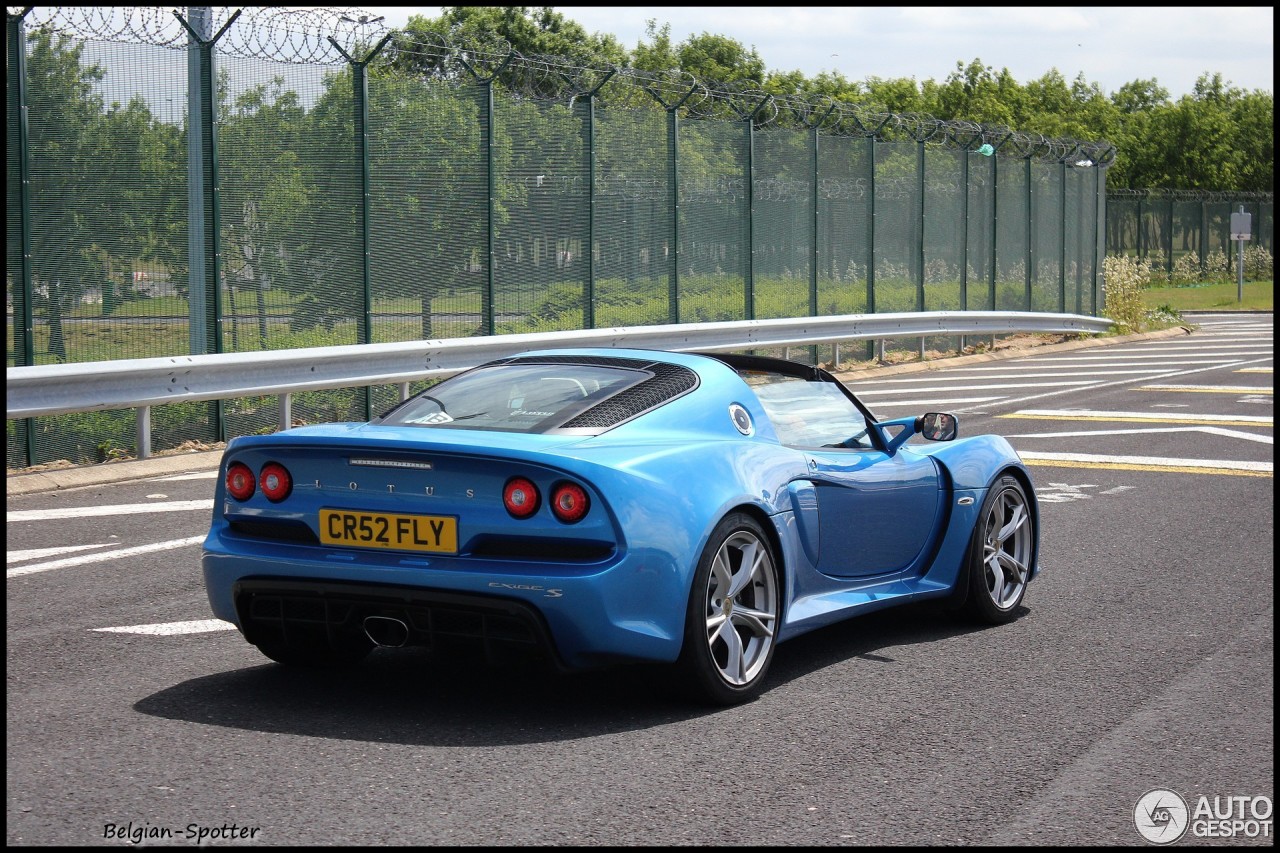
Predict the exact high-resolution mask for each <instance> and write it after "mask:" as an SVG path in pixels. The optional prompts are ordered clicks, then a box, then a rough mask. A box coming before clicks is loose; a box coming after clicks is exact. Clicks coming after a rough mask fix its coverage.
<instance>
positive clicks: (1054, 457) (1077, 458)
mask: <svg viewBox="0 0 1280 853" xmlns="http://www.w3.org/2000/svg"><path fill="white" fill-rule="evenodd" d="M1018 456H1020V457H1021V458H1022V460H1023V461H1024V462H1030V463H1036V462H1047V463H1053V462H1068V463H1069V462H1080V463H1086V464H1092V465H1100V466H1114V467H1131V468H1132V467H1139V468H1143V469H1146V470H1154V471H1160V470H1169V469H1177V468H1181V469H1188V468H1211V469H1217V470H1228V471H1257V472H1266V473H1268V474H1270V473H1272V470H1273V466H1272V463H1270V462H1242V461H1236V460H1227V459H1174V458H1170V457H1168V456H1107V455H1103V454H1097V453H1032V452H1023V451H1021V450H1019V451H1018Z"/></svg>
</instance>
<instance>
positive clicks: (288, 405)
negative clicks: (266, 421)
mask: <svg viewBox="0 0 1280 853" xmlns="http://www.w3.org/2000/svg"><path fill="white" fill-rule="evenodd" d="M279 405H280V419H279V424H280V429H281V431H284V430H286V429H289V428H290V427H292V426H293V395H292V394H290V393H289V392H287V391H286V392H284V393H283V394H281V395H280V400H279Z"/></svg>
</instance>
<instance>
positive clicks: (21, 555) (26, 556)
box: [4, 542, 120, 563]
mask: <svg viewBox="0 0 1280 853" xmlns="http://www.w3.org/2000/svg"><path fill="white" fill-rule="evenodd" d="M119 544H120V543H119V542H100V543H98V544H97V545H63V546H62V547H60V548H28V549H27V550H25V551H6V552H5V555H4V560H5V563H21V562H22V561H24V560H38V559H40V558H41V557H53V556H55V555H57V554H74V553H75V552H76V551H88V550H90V549H92V548H112V547H115V546H116V545H119Z"/></svg>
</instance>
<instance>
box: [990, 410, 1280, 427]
mask: <svg viewBox="0 0 1280 853" xmlns="http://www.w3.org/2000/svg"><path fill="white" fill-rule="evenodd" d="M1001 417H1006V418H1020V417H1028V418H1061V419H1065V420H1088V419H1091V418H1092V419H1098V420H1106V421H1115V420H1131V421H1169V422H1175V423H1176V422H1187V421H1195V422H1198V423H1207V424H1211V423H1230V422H1232V421H1244V422H1247V423H1250V424H1257V425H1258V426H1272V425H1273V424H1274V423H1275V419H1274V418H1269V417H1267V416H1265V415H1193V414H1188V413H1186V412H1182V413H1179V414H1177V415H1170V414H1168V413H1166V412H1101V411H1095V410H1092V409H1020V410H1018V411H1017V412H1015V413H1013V414H1011V415H1002V416H1001Z"/></svg>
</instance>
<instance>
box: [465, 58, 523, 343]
mask: <svg viewBox="0 0 1280 853" xmlns="http://www.w3.org/2000/svg"><path fill="white" fill-rule="evenodd" d="M515 57H516V52H515V51H514V50H513V51H511V52H510V53H508V54H507V56H506V58H505V59H503V60H502V64H500V65H499V66H498V67H497V68H496V69H494V72H493V73H492V74H490V75H489V76H488V77H481V76H480V74H479V73H478V72H477V71H476V69H475V68H473V67H472V66H471V63H469V62H467V60H466V57H464V56H459V57H458V61H459V62H461V63H462V66H463V67H464V68H466V69H467V71H468V72H469V73H470V74H471V76H472V77H474V78H475V79H476V82H477V83H480V84H481V85H482V86H484V94H485V101H484V103H485V119H484V128H483V130H482V132H481V134H480V137H481V141H480V144H481V146H483V147H484V157H485V185H486V187H487V188H488V203H487V205H486V207H485V232H486V237H485V243H486V252H487V254H488V259H487V260H486V261H485V267H486V272H485V281H484V290H483V291H482V292H481V294H480V322H481V324H482V325H483V328H484V334H485V335H492V334H493V333H494V314H495V311H494V307H493V264H494V260H495V259H496V258H497V256H498V255H497V248H496V245H495V243H494V227H495V224H494V219H495V211H494V207H495V206H496V205H497V202H498V199H497V186H496V184H495V179H494V176H493V147H494V138H493V136H494V134H493V118H494V103H493V81H494V80H497V79H498V75H499V74H501V73H502V71H503V69H505V68H506V67H507V66H508V65H510V64H511V60H513V59H515Z"/></svg>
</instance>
